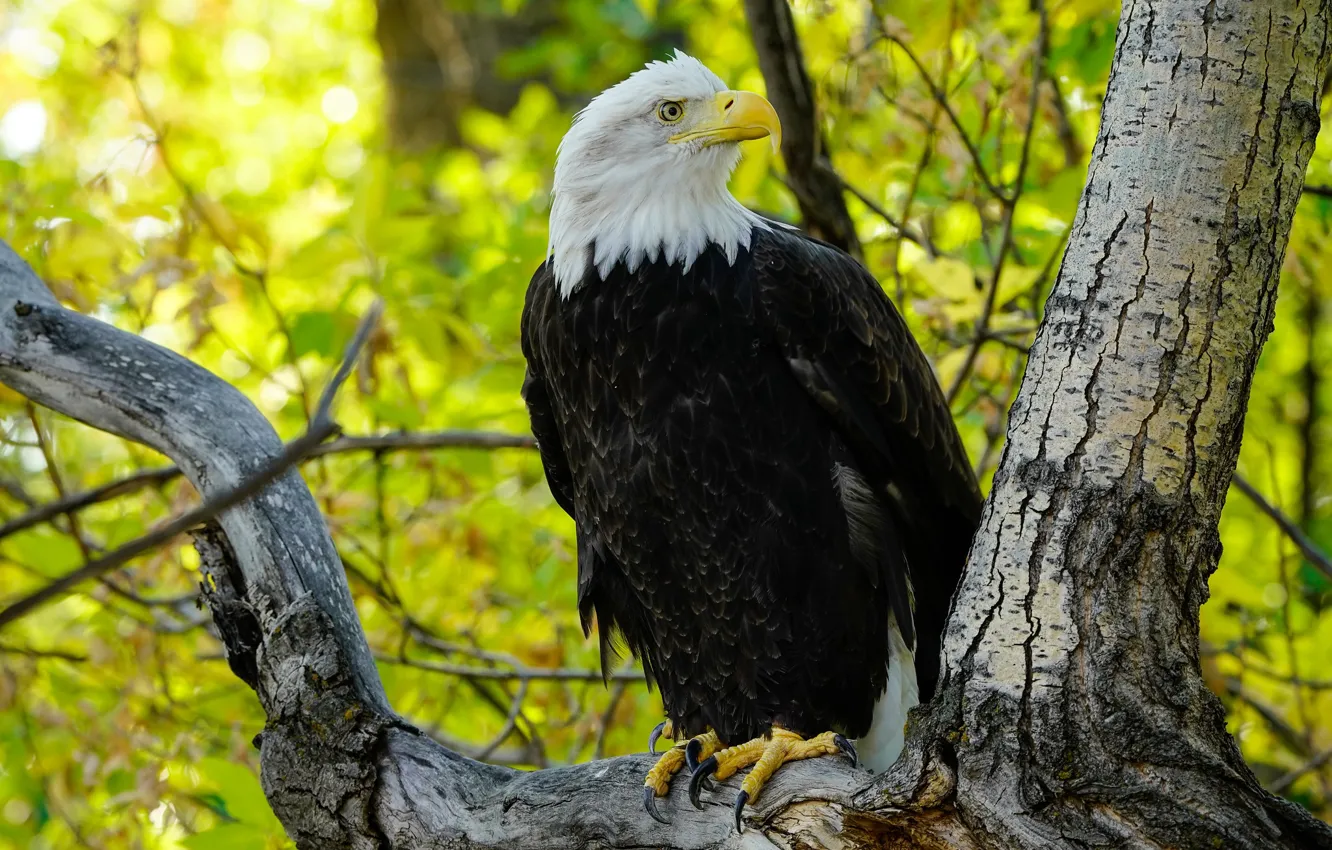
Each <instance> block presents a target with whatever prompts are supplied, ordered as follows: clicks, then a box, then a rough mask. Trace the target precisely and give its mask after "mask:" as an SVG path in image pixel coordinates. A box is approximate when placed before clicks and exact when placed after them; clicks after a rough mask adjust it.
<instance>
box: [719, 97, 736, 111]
mask: <svg viewBox="0 0 1332 850" xmlns="http://www.w3.org/2000/svg"><path fill="white" fill-rule="evenodd" d="M732 106H735V98H730V99H729V100H727V101H726V105H725V106H723V107H722V111H723V112H725V111H726V110H728V109H730V108H731V107H732Z"/></svg>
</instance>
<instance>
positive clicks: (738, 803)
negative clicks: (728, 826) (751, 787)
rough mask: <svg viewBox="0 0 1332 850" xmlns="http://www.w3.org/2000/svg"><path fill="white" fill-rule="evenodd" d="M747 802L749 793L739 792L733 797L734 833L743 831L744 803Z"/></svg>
mask: <svg viewBox="0 0 1332 850" xmlns="http://www.w3.org/2000/svg"><path fill="white" fill-rule="evenodd" d="M748 802H749V792H748V791H741V792H740V793H739V794H737V795H735V831H736V832H744V831H745V803H748Z"/></svg>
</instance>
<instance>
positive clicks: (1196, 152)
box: [931, 0, 1329, 847]
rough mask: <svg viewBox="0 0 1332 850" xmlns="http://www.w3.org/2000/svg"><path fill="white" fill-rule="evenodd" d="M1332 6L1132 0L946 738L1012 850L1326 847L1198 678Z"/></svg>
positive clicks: (946, 698) (973, 586)
mask: <svg viewBox="0 0 1332 850" xmlns="http://www.w3.org/2000/svg"><path fill="white" fill-rule="evenodd" d="M1328 14H1329V10H1328V6H1327V4H1326V3H1320V2H1271V3H1241V2H1208V3H1206V4H1202V3H1184V2H1159V0H1158V2H1145V1H1144V0H1128V2H1126V3H1125V6H1124V12H1123V18H1122V20H1121V22H1120V25H1119V32H1118V35H1117V42H1116V51H1115V60H1114V66H1113V71H1112V74H1111V79H1110V83H1109V87H1108V89H1107V91H1106V100H1105V104H1104V107H1103V110H1102V116H1101V130H1100V135H1099V137H1098V139H1097V142H1096V146H1095V148H1094V149H1093V155H1092V164H1091V167H1090V172H1089V174H1088V180H1087V185H1086V187H1085V189H1084V191H1083V196H1082V202H1081V205H1080V206H1079V209H1078V214H1077V216H1076V219H1075V220H1074V223H1073V228H1072V235H1071V237H1070V241H1069V245H1068V247H1067V249H1066V253H1065V256H1064V261H1063V265H1062V267H1061V269H1060V273H1059V278H1058V281H1057V283H1056V285H1055V288H1054V291H1053V293H1052V294H1051V296H1050V299H1049V301H1048V303H1047V305H1046V315H1045V319H1044V321H1043V322H1042V324H1041V329H1040V332H1039V334H1038V335H1037V338H1036V342H1035V345H1034V346H1033V348H1032V351H1031V356H1030V360H1029V364H1028V368H1027V374H1026V376H1025V378H1024V380H1023V386H1022V390H1021V392H1020V394H1019V397H1018V399H1017V402H1016V403H1015V405H1014V408H1013V410H1012V412H1011V414H1010V417H1009V418H1010V422H1011V425H1010V427H1009V432H1008V441H1007V444H1006V447H1005V449H1004V455H1003V459H1002V461H1001V463H1000V467H999V471H998V474H997V475H996V478H995V482H994V487H993V491H992V493H991V496H990V499H989V501H988V503H987V505H986V510H985V513H984V515H983V518H982V522H981V529H980V531H979V532H978V534H977V537H976V541H975V543H974V544H973V548H972V552H971V563H970V567H969V569H968V571H967V574H966V576H965V579H964V583H963V586H962V588H961V591H960V593H959V596H958V598H957V604H956V606H955V609H954V615H953V620H952V622H951V623H950V629H949V634H948V639H947V642H946V646H945V659H946V666H947V669H948V678H947V682H946V684H945V687H944V688H943V694H942V696H941V698H940V699H939V700H938V703H939V704H938V706H937V709H936V711H935V712H934V714H933V716H932V718H931V719H932V721H933V722H934V723H937V724H940V725H941V726H943V727H947V728H948V732H949V733H950V734H953V735H955V738H956V745H955V746H956V756H957V760H958V764H959V771H958V794H957V799H958V802H957V805H958V808H959V810H960V811H961V813H962V818H963V820H964V821H965V822H967V823H968V825H969V826H970V827H971V828H972V829H973V831H974V832H975V833H976V834H978V835H984V836H986V837H987V840H989V841H992V842H993V843H995V844H996V845H997V846H1013V845H1016V846H1024V847H1025V846H1033V842H1040V841H1053V842H1061V843H1069V844H1073V845H1076V846H1081V845H1084V844H1087V845H1094V844H1098V843H1104V842H1110V843H1129V844H1132V845H1135V846H1137V845H1146V844H1165V845H1169V846H1195V847H1208V846H1215V847H1221V846H1225V847H1278V846H1287V847H1295V846H1308V842H1311V841H1314V840H1315V839H1316V840H1317V841H1319V842H1323V843H1326V842H1327V841H1328V833H1327V831H1326V829H1324V828H1321V827H1315V826H1313V825H1312V823H1311V822H1310V819H1309V817H1308V816H1307V815H1306V814H1305V813H1304V812H1303V811H1302V810H1300V809H1298V808H1297V807H1295V806H1293V805H1291V804H1289V803H1286V802H1283V801H1280V800H1277V799H1276V798H1273V797H1269V796H1267V795H1265V794H1264V793H1263V792H1262V791H1261V790H1260V789H1259V787H1258V785H1257V782H1256V781H1255V780H1254V778H1253V775H1252V774H1251V773H1250V771H1249V770H1248V768H1247V767H1246V766H1245V765H1244V763H1243V762H1242V760H1241V759H1240V756H1239V752H1238V749H1237V748H1236V747H1235V745H1234V743H1233V741H1232V740H1231V738H1230V737H1229V735H1227V734H1226V731H1225V724H1224V717H1223V714H1222V710H1221V706H1220V704H1219V703H1218V701H1217V700H1216V699H1215V698H1214V697H1213V696H1212V695H1211V693H1209V692H1208V690H1207V688H1206V687H1205V686H1204V684H1203V681H1202V678H1201V676H1200V674H1199V665H1198V609H1199V606H1201V605H1202V603H1203V602H1204V601H1205V600H1206V598H1207V579H1208V577H1209V576H1210V575H1211V573H1212V571H1213V570H1214V569H1215V568H1216V564H1217V559H1218V558H1219V556H1220V541H1219V539H1218V536H1217V522H1218V520H1219V518H1220V514H1221V508H1222V505H1223V503H1224V500H1225V495H1226V492H1227V490H1228V484H1229V481H1230V477H1231V474H1232V473H1233V471H1234V469H1235V462H1236V458H1237V456H1238V452H1239V447H1240V438H1241V435H1242V432H1243V422H1244V410H1245V405H1246V403H1247V401H1248V396H1249V388H1250V382H1251V381H1252V379H1253V373H1254V368H1255V365H1256V363H1257V360H1258V354H1259V351H1260V350H1261V347H1262V344H1263V341H1264V340H1265V339H1266V337H1267V335H1268V333H1269V332H1270V330H1271V327H1272V317H1273V309H1274V305H1275V301H1276V293H1277V282H1278V279H1279V276H1280V270H1281V264H1282V258H1283V256H1284V254H1285V248H1286V242H1287V237H1288V235H1289V231H1290V224H1291V220H1292V217H1293V215H1294V208H1295V205H1296V203H1297V201H1298V200H1299V196H1300V191H1301V187H1302V186H1303V182H1304V171H1305V165H1306V164H1307V162H1308V158H1309V156H1310V154H1311V153H1312V151H1313V148H1314V140H1315V137H1316V136H1317V133H1318V126H1319V119H1318V103H1319V85H1320V81H1321V79H1322V75H1323V73H1324V70H1325V68H1326V66H1327V55H1328V45H1327V38H1328Z"/></svg>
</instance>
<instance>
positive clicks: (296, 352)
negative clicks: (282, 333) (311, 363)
mask: <svg viewBox="0 0 1332 850" xmlns="http://www.w3.org/2000/svg"><path fill="white" fill-rule="evenodd" d="M337 331H338V323H337V318H336V317H335V316H334V315H333V314H332V313H328V312H324V311H314V312H310V313H300V314H298V315H297V316H296V318H295V319H293V320H292V323H291V348H292V351H291V353H292V356H293V357H302V356H304V355H306V354H322V355H324V356H325V357H331V356H332V355H333V353H334V351H335V348H336V343H337V335H338V333H337Z"/></svg>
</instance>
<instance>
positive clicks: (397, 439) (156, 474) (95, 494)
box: [0, 431, 536, 540]
mask: <svg viewBox="0 0 1332 850" xmlns="http://www.w3.org/2000/svg"><path fill="white" fill-rule="evenodd" d="M535 447H536V441H535V440H533V439H532V438H531V437H529V436H526V435H523V434H505V433H501V432H498V431H420V432H399V433H395V434H369V435H364V436H357V437H339V438H338V439H336V440H330V441H329V442H327V443H323V444H321V445H318V446H316V447H315V448H314V449H313V450H312V451H311V452H310V453H309V454H308V455H307V456H306V457H304V458H302V459H301V460H302V461H305V460H310V459H311V458H316V457H324V456H325V455H334V454H344V453H346V452H357V451H376V452H396V451H413V450H422V449H447V448H471V449H531V448H535ZM180 474H181V472H180V468H179V467H175V466H163V467H159V468H157V469H146V470H143V471H142V472H136V473H134V474H132V475H127V476H126V477H124V478H120V479H117V480H116V481H112V482H109V483H107V484H103V485H101V486H100V487H94V488H92V489H90V490H84V491H83V492H82V493H74V494H71V495H70V496H67V497H66V498H63V499H58V500H56V501H54V502H49V503H47V504H44V505H39V506H38V507H36V508H34V509H33V510H31V511H28V512H27V513H25V514H23V515H21V516H17V517H14V518H13V519H11V520H9V521H8V522H6V523H4V524H0V540H3V539H4V538H6V537H8V536H10V535H11V534H17V533H18V532H20V531H23V530H25V529H28V528H32V527H33V526H34V525H40V524H41V523H44V522H49V521H50V520H52V519H54V518H56V517H58V516H60V515H61V514H69V513H71V512H73V511H80V510H83V509H84V508H86V507H89V506H91V505H95V504H98V503H99V502H106V501H109V500H111V499H115V498H118V497H120V496H129V495H131V494H133V493H137V492H138V491H140V490H142V489H144V488H145V487H151V486H160V485H163V484H166V483H167V482H169V481H172V480H174V479H175V478H178V477H179V476H180Z"/></svg>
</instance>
